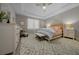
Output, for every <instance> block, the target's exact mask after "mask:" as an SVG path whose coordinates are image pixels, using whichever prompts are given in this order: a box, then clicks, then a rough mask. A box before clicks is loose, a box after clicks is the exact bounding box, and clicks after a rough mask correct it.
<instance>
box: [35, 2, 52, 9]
mask: <svg viewBox="0 0 79 59" xmlns="http://www.w3.org/2000/svg"><path fill="white" fill-rule="evenodd" d="M51 4H52V3H37V4H36V6H40V7H42V9H43V10H46V9H47V7H48V6H49V5H51Z"/></svg>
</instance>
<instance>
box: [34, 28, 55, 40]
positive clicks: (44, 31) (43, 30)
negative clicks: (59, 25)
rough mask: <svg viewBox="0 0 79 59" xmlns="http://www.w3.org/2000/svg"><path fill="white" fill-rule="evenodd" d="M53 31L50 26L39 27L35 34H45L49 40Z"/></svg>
mask: <svg viewBox="0 0 79 59" xmlns="http://www.w3.org/2000/svg"><path fill="white" fill-rule="evenodd" d="M54 33H55V31H54V30H53V29H51V28H41V29H39V30H38V31H37V32H36V33H35V34H37V35H38V36H44V35H47V36H48V37H49V39H48V40H50V39H51V38H52V36H53V34H54Z"/></svg>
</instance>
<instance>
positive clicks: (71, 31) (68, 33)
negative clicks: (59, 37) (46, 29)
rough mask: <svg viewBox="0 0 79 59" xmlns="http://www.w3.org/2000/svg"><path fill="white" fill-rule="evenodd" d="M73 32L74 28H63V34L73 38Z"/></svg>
mask: <svg viewBox="0 0 79 59" xmlns="http://www.w3.org/2000/svg"><path fill="white" fill-rule="evenodd" d="M74 34H75V32H74V30H64V33H63V36H65V37H70V38H74Z"/></svg>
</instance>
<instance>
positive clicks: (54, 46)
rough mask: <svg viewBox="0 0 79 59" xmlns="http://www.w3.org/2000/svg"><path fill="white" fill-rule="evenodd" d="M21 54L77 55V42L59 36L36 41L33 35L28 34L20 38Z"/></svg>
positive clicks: (78, 51)
mask: <svg viewBox="0 0 79 59" xmlns="http://www.w3.org/2000/svg"><path fill="white" fill-rule="evenodd" d="M20 54H21V55H79V42H78V41H75V40H72V39H67V38H59V39H55V40H53V41H51V42H48V41H38V40H36V39H35V35H33V34H29V37H25V38H22V39H21V46H20Z"/></svg>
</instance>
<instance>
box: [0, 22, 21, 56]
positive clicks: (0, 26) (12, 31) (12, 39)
mask: <svg viewBox="0 0 79 59" xmlns="http://www.w3.org/2000/svg"><path fill="white" fill-rule="evenodd" d="M19 32H20V31H19V28H18V27H17V25H16V24H6V23H0V55H3V54H8V53H11V52H13V53H15V50H16V48H17V45H18V42H19V39H20V37H19V35H20V34H19Z"/></svg>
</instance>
